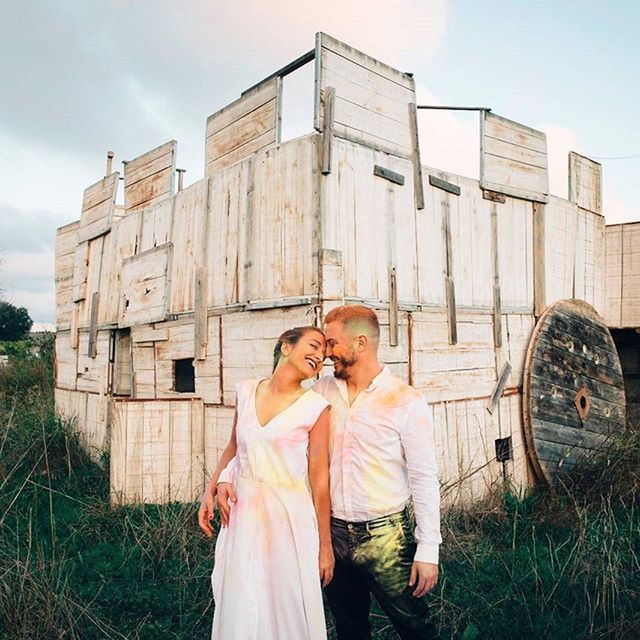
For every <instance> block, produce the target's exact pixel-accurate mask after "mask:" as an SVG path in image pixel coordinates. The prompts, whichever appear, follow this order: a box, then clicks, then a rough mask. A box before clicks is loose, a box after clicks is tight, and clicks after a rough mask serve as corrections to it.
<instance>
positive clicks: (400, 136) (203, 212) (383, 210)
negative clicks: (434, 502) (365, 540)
mask: <svg viewBox="0 0 640 640" xmlns="http://www.w3.org/2000/svg"><path fill="white" fill-rule="evenodd" d="M315 56H316V84H315V113H314V126H315V128H316V130H317V133H313V134H310V135H307V136H303V137H301V138H297V139H295V140H291V141H288V142H286V143H282V144H281V143H280V124H281V123H280V120H281V107H282V77H281V76H278V75H277V74H276V75H275V76H273V77H270V78H267V80H265V81H263V82H262V83H259V84H258V85H256V86H255V87H254V88H252V89H251V90H249V91H247V92H245V93H244V94H243V95H242V96H241V97H240V98H239V99H238V100H236V101H235V102H233V103H232V104H230V105H228V106H227V107H225V108H223V109H221V110H219V111H217V112H216V113H214V114H213V115H212V116H210V117H209V119H208V121H207V129H206V144H205V176H206V177H205V178H204V179H203V180H200V181H198V182H196V183H194V184H192V185H190V186H188V187H186V188H185V189H183V190H181V191H180V192H178V193H174V175H175V158H176V151H177V149H176V143H175V141H170V142H167V143H166V144H164V145H161V146H159V147H157V148H155V149H152V150H151V151H149V152H147V153H145V154H142V155H141V156H139V157H138V158H136V159H134V160H132V161H130V162H129V163H126V165H125V170H124V183H125V185H124V186H125V189H124V192H125V206H124V207H119V206H118V205H116V204H115V200H114V199H115V192H116V187H117V183H118V174H117V173H116V174H110V175H109V176H107V177H105V178H104V179H103V180H101V181H99V182H97V183H96V184H94V185H91V186H90V187H88V188H87V190H86V191H85V195H84V199H83V206H82V212H81V219H80V221H79V222H77V223H73V224H71V225H67V226H66V227H63V228H61V229H60V230H59V233H58V237H57V242H56V296H57V310H56V319H57V322H58V335H57V339H56V386H57V387H58V391H57V399H58V405H59V407H60V409H61V410H62V411H63V412H65V413H66V414H74V413H75V415H77V416H78V425H79V428H80V429H81V432H82V433H83V438H85V440H86V442H87V443H90V446H92V447H94V449H95V450H96V451H99V450H100V448H101V447H102V448H104V447H105V446H107V443H108V441H109V429H111V436H112V437H111V444H110V447H111V454H112V455H111V461H112V470H111V476H112V498H113V499H114V500H134V499H140V500H147V501H164V500H174V499H179V500H187V499H193V498H194V497H195V496H196V495H197V492H198V491H199V490H200V487H201V485H202V482H203V481H204V478H205V477H206V475H207V474H208V473H210V472H211V471H212V469H213V468H214V467H215V464H216V461H217V459H218V457H219V455H220V453H221V452H222V450H223V449H224V447H225V446H226V443H227V440H228V437H229V433H230V430H231V423H232V418H233V403H234V394H235V384H236V383H237V382H238V381H239V380H241V379H244V378H248V377H254V376H268V375H269V373H270V371H271V350H272V348H273V344H274V342H275V340H276V338H277V337H278V335H279V334H280V333H281V332H282V331H283V330H285V329H287V328H290V327H292V326H299V325H311V324H318V323H319V322H321V321H322V318H323V317H324V316H325V315H326V313H327V312H328V311H329V310H330V309H331V308H333V307H334V306H336V305H339V304H343V303H345V302H347V303H349V302H359V303H364V304H367V305H370V306H371V307H373V308H375V309H377V310H378V312H379V316H380V320H381V325H382V339H381V350H380V354H381V359H382V360H383V361H385V362H386V363H388V364H389V365H390V367H391V368H392V370H393V371H394V373H395V374H396V375H399V376H401V377H402V378H403V379H405V380H407V381H408V382H410V383H411V384H413V385H414V386H416V387H417V388H419V389H421V390H422V391H423V392H424V393H425V396H426V397H427V399H428V401H429V402H430V403H431V405H432V407H433V411H434V415H435V418H436V435H437V438H436V439H437V447H438V456H439V460H440V464H441V470H442V479H443V484H444V492H445V496H446V500H447V502H448V503H449V504H453V503H459V502H461V501H462V502H466V501H470V500H475V499H478V498H480V497H482V496H484V495H486V493H487V491H489V490H490V489H491V487H493V486H494V485H496V484H497V483H501V482H503V481H504V479H505V478H506V479H507V480H508V481H510V482H512V483H513V485H514V486H515V487H517V488H520V487H523V486H526V485H528V484H529V483H530V482H531V475H530V473H529V469H528V466H527V461H526V455H525V449H524V443H523V438H522V420H521V414H522V412H521V393H522V374H523V367H524V356H525V352H526V348H527V345H528V342H529V339H530V336H531V332H532V330H533V327H534V324H535V318H536V316H539V315H540V313H541V312H542V311H543V310H544V308H545V306H546V305H547V304H549V303H551V302H554V301H555V300H557V299H562V298H566V297H578V298H582V299H584V300H586V301H587V302H589V303H590V304H592V305H594V306H595V307H596V309H598V310H604V309H605V307H611V309H612V310H611V313H612V314H613V321H619V322H622V321H623V320H625V319H626V321H629V320H628V318H629V315H628V312H627V311H623V307H624V305H623V303H622V302H620V303H618V304H617V306H616V298H615V294H613V293H610V287H609V283H612V284H613V287H614V288H615V287H618V290H620V291H623V292H624V291H627V289H624V286H627V285H624V283H625V282H628V283H629V285H628V286H629V287H631V289H629V292H628V293H626V294H625V295H626V298H627V299H628V300H631V303H630V304H631V306H632V307H633V308H634V309H635V308H636V307H635V306H634V305H635V302H634V300H635V298H634V294H633V293H632V292H633V291H634V289H633V287H634V286H635V284H636V281H635V280H634V278H636V272H635V271H634V269H635V262H634V260H635V259H634V258H633V255H635V254H633V250H629V251H630V253H629V255H630V256H631V259H630V260H629V261H627V260H625V263H624V265H626V266H623V265H622V259H621V257H620V256H622V255H623V247H626V246H627V245H626V244H625V243H626V242H627V239H626V238H627V235H624V234H630V235H629V238H631V237H632V236H633V238H635V235H633V234H635V231H636V230H635V228H634V229H631V230H630V231H626V230H625V231H622V230H620V232H618V231H617V230H616V229H612V230H611V233H610V234H609V232H608V235H607V243H608V244H607V248H608V249H607V270H608V271H607V288H606V289H605V275H604V274H605V251H604V245H605V239H604V233H605V232H604V219H603V218H602V216H601V202H602V198H601V169H600V166H599V165H597V163H594V162H593V161H591V160H589V159H588V158H584V157H583V156H579V155H578V154H572V155H571V157H570V177H569V181H570V184H569V192H570V198H569V200H563V199H560V198H556V197H553V196H549V194H548V175H547V174H548V170H547V154H546V138H545V136H544V134H542V133H541V132H539V131H535V130H533V129H531V128H530V127H526V126H525V125H522V124H520V123H517V122H514V121H512V120H509V119H507V118H503V117H502V116H497V115H495V114H492V113H487V112H483V114H482V118H481V121H482V132H481V133H482V135H481V146H482V148H481V158H482V160H481V179H480V180H479V181H478V180H473V179H470V178H465V177H462V176H457V175H453V174H449V173H445V172H442V171H440V170H438V169H435V168H429V167H424V166H422V165H421V164H420V149H419V144H418V135H417V129H416V127H417V124H416V105H415V83H414V80H413V78H412V77H411V76H410V75H409V74H406V73H402V72H400V71H398V70H396V69H393V68H391V67H389V66H388V65H385V64H383V63H381V62H379V61H377V60H375V59H373V58H371V57H370V56H367V55H365V54H363V53H362V52H359V51H356V50H354V49H353V48H351V47H349V46H348V45H346V44H344V43H341V42H339V41H337V40H335V39H334V38H331V37H330V36H327V35H326V34H318V36H317V38H316V48H315ZM635 246H637V243H636V245H635ZM625 255H626V254H625ZM625 269H627V271H625ZM625 278H626V279H625ZM638 278H640V274H639V275H638ZM636 279H637V278H636ZM605 291H606V294H605ZM605 301H607V304H606V305H605ZM610 303H611V304H610ZM625 313H626V314H627V315H624V318H623V314H625ZM129 330H130V332H129ZM114 341H115V346H114ZM118 345H119V346H118ZM113 348H115V353H116V359H117V360H118V361H119V363H120V367H121V369H120V370H116V369H115V368H114V366H113V365H112V363H111V362H110V359H111V354H112V352H113ZM118 349H120V350H122V349H124V350H126V353H121V354H120V355H119V356H118V355H117V354H118ZM177 359H193V364H194V373H195V390H194V392H193V393H182V392H177V391H176V390H175V382H174V379H173V378H174V372H173V367H174V361H175V360H177ZM129 362H130V363H131V368H132V374H131V375H130V376H128V375H127V372H126V371H124V370H123V369H122V367H125V368H126V367H127V366H128V363H129ZM507 365H509V366H510V367H511V371H510V373H508V375H506V374H505V376H504V379H503V380H502V386H501V387H500V388H497V387H498V384H499V381H500V379H501V373H502V372H503V371H507V369H505V367H507ZM116 390H119V391H120V392H121V393H125V394H126V393H130V397H129V398H122V397H119V398H118V397H116V398H111V395H112V394H113V393H114V391H116ZM493 394H497V396H498V397H499V400H497V401H496V402H495V403H494V402H493V401H492V400H491V397H492V395H493ZM90 405H91V407H92V408H91V409H89V406H90ZM104 407H106V409H104ZM110 416H111V417H110ZM89 425H91V426H89ZM506 437H510V438H511V441H512V448H513V456H512V459H510V460H509V461H507V462H504V463H502V462H498V461H497V460H496V451H495V441H496V439H498V438H506Z"/></svg>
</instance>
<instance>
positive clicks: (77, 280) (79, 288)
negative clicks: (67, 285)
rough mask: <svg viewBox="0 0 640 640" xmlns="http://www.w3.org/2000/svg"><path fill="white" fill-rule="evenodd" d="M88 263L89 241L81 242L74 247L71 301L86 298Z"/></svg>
mask: <svg viewBox="0 0 640 640" xmlns="http://www.w3.org/2000/svg"><path fill="white" fill-rule="evenodd" d="M88 265H89V242H88V241H87V242H81V243H79V244H78V246H77V247H76V253H75V259H74V264H73V297H72V299H73V302H79V301H80V300H84V299H85V298H86V295H87V272H88V268H87V267H88Z"/></svg>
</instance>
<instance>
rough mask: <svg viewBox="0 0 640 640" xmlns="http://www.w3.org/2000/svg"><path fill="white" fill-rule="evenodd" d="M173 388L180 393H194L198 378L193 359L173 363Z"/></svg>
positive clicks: (183, 359)
mask: <svg viewBox="0 0 640 640" xmlns="http://www.w3.org/2000/svg"><path fill="white" fill-rule="evenodd" d="M173 385H174V386H173V388H174V389H175V390H176V391H178V392H180V393H194V392H195V390H196V376H195V369H194V368H193V358H182V359H181V360H174V361H173Z"/></svg>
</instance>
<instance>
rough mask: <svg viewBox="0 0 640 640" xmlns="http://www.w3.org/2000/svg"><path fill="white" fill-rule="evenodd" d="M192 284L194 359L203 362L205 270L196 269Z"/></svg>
mask: <svg viewBox="0 0 640 640" xmlns="http://www.w3.org/2000/svg"><path fill="white" fill-rule="evenodd" d="M194 278H195V282H194V285H195V286H194V304H193V308H194V319H193V320H194V322H193V338H194V345H193V346H194V349H193V353H194V358H195V359H196V360H204V359H205V358H206V355H207V293H206V292H207V286H206V270H205V269H204V268H202V267H198V268H197V269H196V273H195V276H194Z"/></svg>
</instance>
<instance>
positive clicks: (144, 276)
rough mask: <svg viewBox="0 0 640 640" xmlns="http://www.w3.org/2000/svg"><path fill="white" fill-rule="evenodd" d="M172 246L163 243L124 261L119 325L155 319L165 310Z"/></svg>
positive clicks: (165, 311) (159, 318)
mask: <svg viewBox="0 0 640 640" xmlns="http://www.w3.org/2000/svg"><path fill="white" fill-rule="evenodd" d="M172 249H173V245H172V244H171V243H166V244H164V245H161V246H159V247H156V248H155V249H150V250H149V251H145V252H144V253H141V254H139V255H137V256H132V257H131V258H127V259H126V260H125V261H124V264H123V266H122V275H121V285H122V289H121V295H120V308H119V314H118V326H119V327H121V328H122V327H131V326H133V325H135V324H145V323H149V322H159V321H161V320H164V319H165V317H166V314H167V311H168V300H169V289H170V287H169V280H168V274H169V273H170V269H171V256H172Z"/></svg>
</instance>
